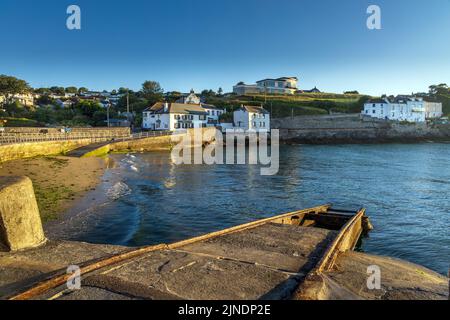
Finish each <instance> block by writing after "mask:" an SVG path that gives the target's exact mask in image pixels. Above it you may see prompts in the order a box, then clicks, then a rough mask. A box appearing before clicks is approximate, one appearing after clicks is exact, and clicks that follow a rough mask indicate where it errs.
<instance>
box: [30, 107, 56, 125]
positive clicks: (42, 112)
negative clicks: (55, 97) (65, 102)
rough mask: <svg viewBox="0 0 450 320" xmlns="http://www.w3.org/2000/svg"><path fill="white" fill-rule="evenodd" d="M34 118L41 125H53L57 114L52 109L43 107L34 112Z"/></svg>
mask: <svg viewBox="0 0 450 320" xmlns="http://www.w3.org/2000/svg"><path fill="white" fill-rule="evenodd" d="M33 118H34V119H35V120H37V121H38V122H41V123H53V122H54V120H55V113H54V112H53V110H52V108H51V107H41V108H38V109H37V110H36V112H34V114H33Z"/></svg>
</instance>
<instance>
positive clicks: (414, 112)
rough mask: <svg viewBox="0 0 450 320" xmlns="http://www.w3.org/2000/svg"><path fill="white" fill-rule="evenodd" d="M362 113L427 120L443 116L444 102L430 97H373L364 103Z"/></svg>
mask: <svg viewBox="0 0 450 320" xmlns="http://www.w3.org/2000/svg"><path fill="white" fill-rule="evenodd" d="M362 114H363V115H365V116H370V117H374V118H379V119H386V120H393V121H408V122H425V121H426V120H429V119H436V118H440V117H442V115H443V113H442V103H440V102H435V101H432V100H431V99H430V98H427V97H426V98H422V97H414V96H404V95H399V96H396V97H393V96H390V97H382V98H379V99H372V100H369V101H367V102H366V103H365V104H364V110H363V111H362Z"/></svg>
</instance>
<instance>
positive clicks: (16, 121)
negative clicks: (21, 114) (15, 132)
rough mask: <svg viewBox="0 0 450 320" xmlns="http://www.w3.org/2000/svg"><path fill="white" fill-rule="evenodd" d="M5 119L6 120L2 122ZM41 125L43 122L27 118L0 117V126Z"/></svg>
mask: <svg viewBox="0 0 450 320" xmlns="http://www.w3.org/2000/svg"><path fill="white" fill-rule="evenodd" d="M4 121H6V122H4ZM1 126H5V127H41V126H43V124H40V123H39V122H38V121H36V120H32V119H27V118H11V117H3V118H0V127H1Z"/></svg>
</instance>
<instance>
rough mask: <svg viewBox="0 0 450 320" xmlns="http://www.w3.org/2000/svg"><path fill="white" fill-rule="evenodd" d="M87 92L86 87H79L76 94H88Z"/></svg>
mask: <svg viewBox="0 0 450 320" xmlns="http://www.w3.org/2000/svg"><path fill="white" fill-rule="evenodd" d="M88 91H89V89H88V88H86V87H81V88H78V93H80V94H81V93H85V92H88Z"/></svg>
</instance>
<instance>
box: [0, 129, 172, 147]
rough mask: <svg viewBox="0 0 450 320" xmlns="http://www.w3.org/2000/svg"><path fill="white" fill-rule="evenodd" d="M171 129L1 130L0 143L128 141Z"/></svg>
mask: <svg viewBox="0 0 450 320" xmlns="http://www.w3.org/2000/svg"><path fill="white" fill-rule="evenodd" d="M171 134H172V133H171V132H170V131H146V132H137V133H133V134H111V133H98V132H97V133H90V132H74V133H8V132H2V131H0V145H6V144H17V143H27V142H46V141H74V140H90V141H91V143H97V142H107V141H127V140H133V139H142V138H150V137H157V136H166V135H171Z"/></svg>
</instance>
